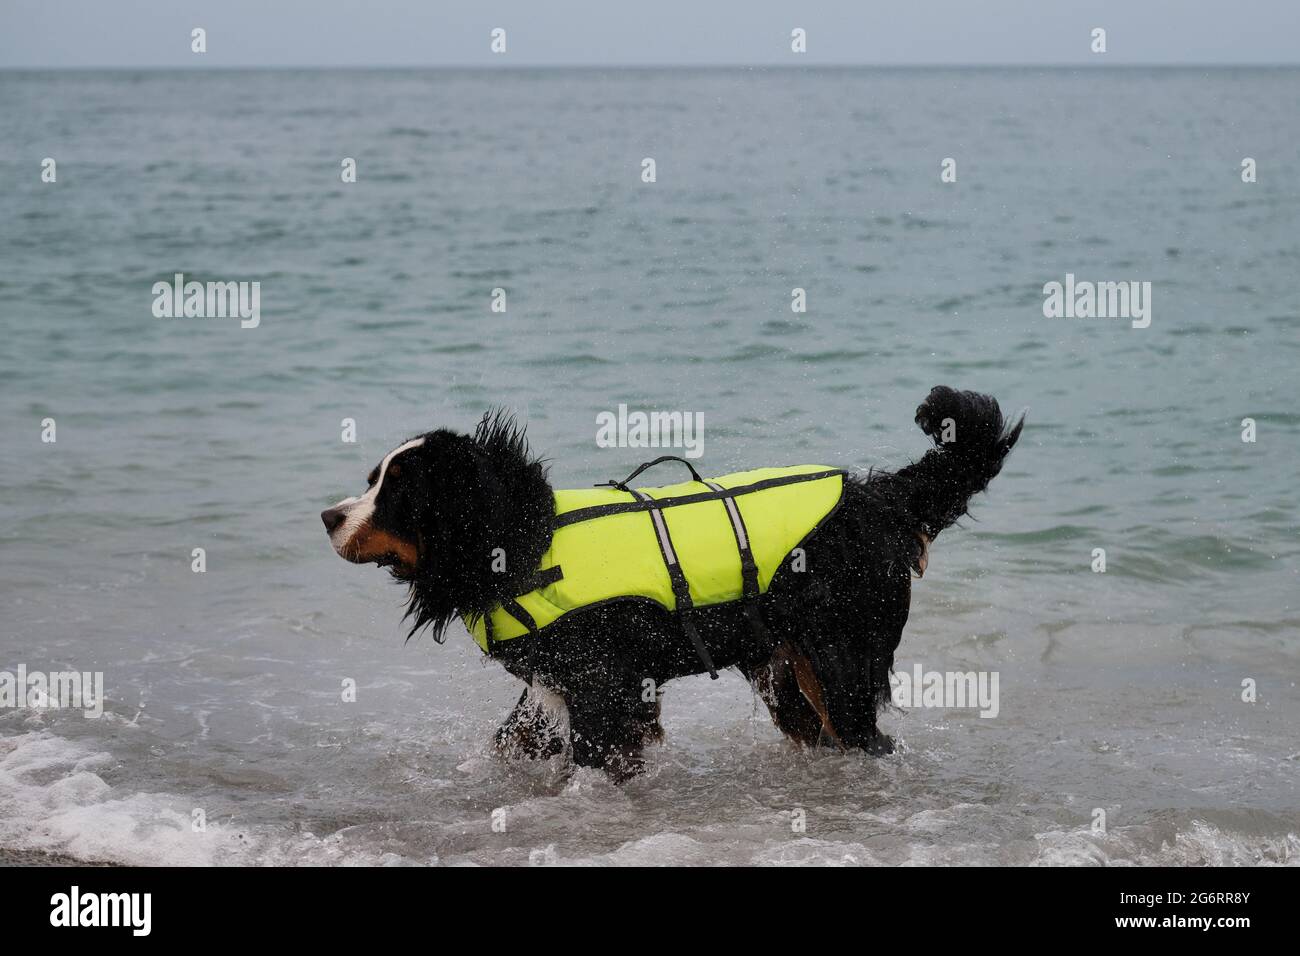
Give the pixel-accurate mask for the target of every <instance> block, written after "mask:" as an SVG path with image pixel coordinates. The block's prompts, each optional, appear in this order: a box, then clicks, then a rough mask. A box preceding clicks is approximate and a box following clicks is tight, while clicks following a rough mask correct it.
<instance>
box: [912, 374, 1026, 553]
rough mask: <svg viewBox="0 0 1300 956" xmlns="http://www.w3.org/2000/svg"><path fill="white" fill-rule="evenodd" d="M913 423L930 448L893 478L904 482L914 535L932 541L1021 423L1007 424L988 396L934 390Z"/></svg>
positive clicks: (982, 484)
mask: <svg viewBox="0 0 1300 956" xmlns="http://www.w3.org/2000/svg"><path fill="white" fill-rule="evenodd" d="M916 423H917V424H918V425H920V426H921V430H922V431H923V432H925V433H926V434H927V435H929V436H930V437H931V438H932V439H933V440H934V443H935V447H934V448H933V449H932V450H930V451H928V452H926V453H925V455H924V456H922V458H921V460H920V461H918V462H915V463H914V464H911V465H908V466H907V467H906V468H903V469H902V470H900V471H899V472H898V473H897V477H898V478H900V479H902V480H904V481H905V482H906V486H907V489H906V495H907V502H908V510H909V511H910V512H911V516H912V519H913V520H914V521H916V522H917V523H918V525H919V527H918V529H917V530H919V531H920V532H921V533H923V534H925V535H926V536H927V537H929V538H933V537H934V536H935V535H937V534H938V533H939V532H940V531H942V530H943V529H944V528H948V527H951V526H952V525H953V523H954V522H956V521H957V519H958V518H960V517H961V516H962V515H964V514H965V513H966V511H967V509H968V508H969V506H970V500H971V498H973V497H974V496H975V495H977V494H979V493H980V492H981V491H983V490H984V489H985V488H987V487H988V484H989V482H990V481H992V480H993V479H994V478H995V477H996V476H997V473H998V472H999V471H1001V470H1002V462H1003V460H1004V459H1005V458H1006V457H1007V455H1008V454H1009V453H1010V451H1011V448H1012V446H1014V445H1015V443H1016V439H1018V438H1019V437H1020V429H1021V428H1022V427H1023V426H1024V423H1025V420H1024V416H1021V418H1020V419H1019V420H1018V421H1016V422H1015V423H1014V424H1012V425H1007V424H1006V423H1005V422H1004V421H1003V418H1002V409H1001V408H999V407H998V403H997V401H996V400H995V399H994V398H993V397H992V396H990V395H981V394H979V393H978V392H959V391H957V390H956V389H953V388H948V387H947V386H946V385H938V386H935V387H934V388H933V389H931V390H930V394H929V395H927V396H926V399H925V401H923V402H922V403H921V405H920V407H919V408H917V410H916Z"/></svg>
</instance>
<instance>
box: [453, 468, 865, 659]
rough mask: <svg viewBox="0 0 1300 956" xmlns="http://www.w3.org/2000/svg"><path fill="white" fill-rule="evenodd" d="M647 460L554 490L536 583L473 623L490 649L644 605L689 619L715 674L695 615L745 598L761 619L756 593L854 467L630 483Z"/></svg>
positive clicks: (831, 503)
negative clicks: (626, 602) (582, 614)
mask: <svg viewBox="0 0 1300 956" xmlns="http://www.w3.org/2000/svg"><path fill="white" fill-rule="evenodd" d="M664 460H666V458H661V459H658V460H657V461H655V462H650V463H649V464H658V463H659V462H661V461H664ZM674 460H677V461H682V459H674ZM683 463H685V464H687V466H688V467H690V465H689V462H683ZM649 464H648V465H643V466H642V467H641V468H639V469H637V471H635V472H633V473H632V475H631V476H629V478H628V479H627V481H625V482H618V483H615V482H611V483H610V485H611V487H596V488H569V489H562V490H557V491H556V492H555V525H554V531H553V533H552V537H551V546H550V548H549V549H548V550H547V552H546V553H545V554H544V555H543V556H542V560H541V563H540V564H539V565H538V567H537V573H536V576H535V578H534V581H535V582H537V583H538V586H537V587H536V588H535V589H534V590H531V591H529V592H527V593H526V594H521V595H519V596H518V597H517V598H515V599H514V600H513V601H507V602H505V606H498V607H496V608H495V609H493V611H492V612H491V613H490V614H488V615H487V617H486V618H483V619H480V620H477V621H474V622H473V623H472V625H470V628H469V629H470V632H471V634H472V635H473V637H474V640H475V641H476V642H477V643H478V645H479V647H481V648H482V649H483V650H484V651H487V652H488V653H489V654H490V653H491V652H492V646H493V645H494V644H496V643H498V642H500V641H505V640H512V639H514V638H516V637H522V636H523V635H525V634H529V633H534V634H537V633H540V632H544V631H545V629H546V628H547V627H548V626H550V625H551V624H554V623H555V622H556V621H558V620H560V618H562V617H563V616H564V615H566V614H569V613H571V612H573V611H579V610H582V609H583V608H589V607H592V606H593V605H596V604H600V603H602V602H605V601H614V600H621V599H627V598H643V599H646V600H650V601H654V602H655V603H656V604H659V605H660V606H662V607H664V608H666V609H667V610H669V611H677V612H679V615H680V616H681V617H682V623H683V629H684V630H685V631H686V633H687V635H688V636H690V637H691V640H692V641H693V642H695V644H696V649H697V650H698V651H699V652H700V656H701V658H702V659H703V660H704V661H705V664H706V667H707V669H708V670H709V671H710V672H711V673H712V672H713V666H712V662H711V661H709V659H708V654H707V652H706V651H704V648H703V644H702V642H700V640H699V638H698V635H696V634H695V632H694V628H693V627H692V626H691V625H690V624H689V622H688V617H687V615H686V613H685V612H687V611H689V610H691V609H692V608H695V607H707V606H709V605H714V604H723V603H726V602H729V601H739V600H746V603H747V604H748V605H749V607H747V609H746V610H747V613H749V612H751V611H752V612H753V614H755V615H756V614H757V604H756V599H757V597H758V595H759V594H761V593H764V592H766V591H767V588H768V586H769V585H770V584H771V582H772V577H773V575H775V574H776V572H777V570H778V569H779V568H780V566H781V564H782V562H784V561H785V559H786V557H787V556H788V555H789V554H790V552H791V551H793V550H794V549H795V548H796V547H798V546H799V544H800V543H801V542H802V541H803V540H804V539H805V538H806V537H807V536H808V534H809V533H810V532H811V531H813V530H814V529H815V528H816V527H817V526H818V525H819V524H820V523H821V522H822V521H823V520H824V519H825V518H826V517H827V515H829V514H830V513H831V512H832V511H833V510H834V509H835V507H836V506H837V505H838V504H839V501H840V496H841V494H842V492H843V489H844V472H843V471H841V470H838V469H833V468H828V467H826V466H824V465H795V466H793V467H789V468H756V469H754V470H752V471H740V472H736V473H734V474H730V475H723V476H722V477H721V478H713V479H709V480H702V479H698V477H697V478H696V480H693V481H685V482H682V483H680V484H676V485H668V486H666V487H660V488H638V489H630V488H627V487H626V485H627V482H630V481H631V480H632V478H635V477H636V475H638V474H639V473H640V472H641V471H643V470H644V469H645V468H647V467H649ZM691 474H692V475H695V469H694V468H691ZM751 601H752V602H754V603H753V604H750V602H751ZM756 626H760V625H757V624H756Z"/></svg>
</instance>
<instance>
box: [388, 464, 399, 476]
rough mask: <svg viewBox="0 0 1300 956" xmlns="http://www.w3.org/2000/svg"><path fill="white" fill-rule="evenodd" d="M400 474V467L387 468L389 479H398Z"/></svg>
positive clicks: (391, 466)
mask: <svg viewBox="0 0 1300 956" xmlns="http://www.w3.org/2000/svg"><path fill="white" fill-rule="evenodd" d="M401 474H402V466H401V465H389V466H388V477H389V478H399V477H401Z"/></svg>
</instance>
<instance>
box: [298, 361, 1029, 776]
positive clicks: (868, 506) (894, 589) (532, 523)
mask: <svg viewBox="0 0 1300 956" xmlns="http://www.w3.org/2000/svg"><path fill="white" fill-rule="evenodd" d="M916 423H917V424H918V425H920V427H921V429H922V430H923V431H924V432H925V433H926V434H927V435H929V436H930V437H931V438H932V439H934V441H935V448H933V449H931V450H930V451H928V452H926V453H925V455H924V456H922V458H921V459H920V460H919V461H917V462H914V463H913V464H910V465H908V466H907V467H905V468H902V469H900V470H898V471H896V472H883V471H871V472H868V473H867V474H865V475H861V476H852V477H850V478H848V479H847V480H846V481H845V484H844V491H843V496H842V499H841V501H840V504H839V507H838V508H837V509H836V511H835V512H834V513H833V514H832V515H831V517H830V518H829V519H828V520H826V521H825V522H824V523H823V524H822V525H821V526H820V527H819V528H818V529H817V531H816V532H815V533H814V534H812V535H811V536H810V537H809V538H808V539H806V540H805V542H804V543H803V545H802V546H803V548H804V550H805V557H806V571H805V572H804V573H799V574H795V573H786V571H785V570H784V569H783V570H782V571H778V572H777V574H776V576H775V577H774V578H773V579H772V581H771V584H770V586H769V588H768V590H767V592H766V593H765V594H763V595H762V598H761V612H762V616H763V619H764V620H765V621H766V623H767V628H766V630H767V632H768V633H767V635H766V636H765V637H763V638H760V636H759V635H757V634H756V633H755V631H754V630H753V629H751V628H750V627H748V626H746V621H745V619H744V617H743V614H742V612H741V609H740V607H739V604H738V603H732V604H719V605H715V606H712V607H701V608H698V609H696V612H695V613H694V617H693V620H694V621H695V622H696V625H697V628H698V631H699V633H700V635H701V637H702V638H703V641H704V644H705V646H706V647H707V650H708V653H709V655H711V657H712V659H713V661H714V662H715V664H716V666H717V667H719V668H722V667H736V668H737V669H739V671H740V672H741V673H742V674H744V676H745V677H746V678H747V679H748V680H749V681H750V682H751V683H752V684H753V685H754V686H755V688H756V689H757V690H758V692H759V694H760V695H761V696H762V698H763V700H764V702H765V703H766V704H767V707H768V709H769V711H770V712H771V714H772V719H773V721H774V722H775V723H776V725H777V727H778V728H780V730H781V731H782V732H784V733H785V734H786V735H787V736H789V737H790V738H791V739H793V740H795V741H797V742H799V743H800V744H804V745H816V744H818V743H825V744H830V745H834V746H841V747H848V748H858V749H861V750H865V751H867V752H869V753H874V754H880V753H888V752H890V751H891V750H892V747H893V745H892V742H891V740H890V738H889V737H888V736H886V735H884V734H882V733H881V732H880V731H879V730H878V729H877V728H876V716H877V714H878V712H879V711H880V710H881V709H882V708H883V707H884V706H885V705H886V704H887V703H888V702H889V699H890V693H889V673H890V668H891V667H892V665H893V660H894V650H895V648H897V647H898V643H899V640H900V639H901V638H902V634H903V626H904V625H905V624H906V623H907V614H908V606H909V603H910V601H911V593H912V582H911V579H912V575H913V574H915V575H916V576H918V577H920V576H921V575H922V574H924V572H925V569H926V562H927V560H928V556H929V546H930V543H931V542H932V541H933V540H934V538H935V537H936V536H937V535H938V534H939V532H941V531H943V530H944V529H945V528H948V527H950V526H951V525H952V524H953V523H954V522H955V521H956V520H957V519H958V518H959V517H961V516H962V515H963V514H965V513H966V510H967V507H968V505H969V502H970V499H971V498H972V497H973V496H974V495H975V494H977V493H979V492H981V491H983V490H984V489H985V488H986V487H987V486H988V484H989V482H990V481H991V480H992V479H993V477H994V476H995V475H997V474H998V472H999V471H1000V470H1001V468H1002V462H1003V459H1005V458H1006V456H1007V454H1008V453H1009V452H1010V451H1011V448H1012V446H1013V445H1015V443H1016V439H1017V438H1018V437H1019V436H1020V430H1021V427H1022V425H1023V418H1022V419H1021V420H1020V421H1018V422H1016V423H1015V424H1014V425H1010V426H1008V425H1006V424H1005V423H1004V421H1003V416H1002V412H1001V410H1000V409H999V407H998V403H997V402H996V401H995V400H994V399H992V398H991V397H989V396H987V395H980V394H977V393H975V392H960V391H956V390H954V389H951V388H947V387H945V386H939V387H937V388H935V389H934V390H933V391H931V392H930V395H929V396H928V397H927V398H926V400H925V401H924V402H923V403H922V404H921V406H920V407H919V408H918V409H917V411H916ZM554 515H555V504H554V499H553V496H552V492H551V486H550V485H549V484H548V482H547V478H546V470H545V468H544V467H543V465H542V464H541V462H540V461H539V459H537V458H536V457H534V456H533V455H532V454H531V453H530V452H529V449H528V445H527V442H526V441H525V438H524V432H523V430H522V428H520V427H519V426H517V425H516V423H515V422H514V420H513V419H512V418H510V417H509V416H507V415H505V414H504V413H501V412H496V413H489V414H488V415H485V416H484V418H483V420H482V421H481V422H480V423H479V426H478V428H477V429H476V430H475V432H474V434H473V435H466V434H460V433H457V432H454V431H450V430H447V429H438V430H437V431H431V432H427V433H425V434H423V435H420V436H418V437H415V438H412V439H411V440H409V441H406V442H404V443H402V444H401V445H399V446H398V447H397V448H395V449H394V450H393V451H391V452H389V453H388V454H387V455H386V456H385V457H384V459H383V461H381V462H380V463H379V464H378V465H377V466H376V467H375V468H374V470H373V471H372V472H371V473H370V478H369V488H368V490H367V491H366V492H365V493H364V494H362V495H361V496H359V497H355V498H346V499H344V500H343V501H340V502H339V503H338V504H336V505H334V506H333V507H331V508H329V509H327V510H326V511H324V512H322V514H321V518H322V520H323V521H324V522H325V529H326V531H328V532H329V536H330V541H331V543H332V544H333V546H334V548H335V550H336V551H337V552H338V553H339V554H340V555H341V556H342V557H344V558H346V559H347V560H349V561H353V562H356V563H358V564H366V563H373V564H378V565H380V566H381V567H387V568H389V570H390V572H391V573H392V575H393V577H394V578H396V579H397V580H399V581H401V582H403V583H405V584H407V585H408V586H409V589H410V601H409V607H408V611H407V616H408V617H410V618H413V620H414V625H413V626H412V628H411V631H410V633H411V634H414V633H415V632H417V631H419V630H420V629H421V628H424V627H426V626H427V627H428V628H430V630H431V631H432V633H433V636H434V638H435V639H436V640H439V641H441V640H443V639H444V637H445V631H446V628H447V626H448V624H450V622H451V621H452V620H453V619H455V618H458V617H460V618H465V619H467V620H474V619H476V618H478V617H481V616H483V615H485V614H487V613H488V612H489V611H491V610H492V609H493V608H494V607H496V606H497V605H498V604H500V603H501V602H502V601H503V599H508V598H511V597H513V596H514V595H517V594H520V593H522V592H524V591H526V590H528V587H527V582H528V580H529V578H530V577H531V575H532V572H533V571H534V569H536V567H537V566H538V562H539V561H540V560H541V558H542V556H543V554H544V553H545V552H546V549H547V547H548V545H549V542H550V538H551V533H552V520H553V518H554ZM498 548H504V549H506V550H507V551H508V553H509V554H510V555H512V561H511V565H512V567H513V569H515V570H513V571H507V572H505V573H501V572H500V571H499V570H494V569H493V568H492V566H491V565H492V562H491V561H490V560H489V557H488V556H489V555H490V554H491V553H492V552H493V550H494V549H498ZM408 636H409V635H408ZM496 656H497V659H498V660H500V661H501V662H502V664H504V666H505V667H506V669H507V670H509V671H510V672H511V673H512V674H515V675H516V676H518V677H520V678H521V679H523V680H526V681H531V682H532V684H531V686H532V690H531V692H530V691H529V690H525V692H524V694H523V696H522V697H521V698H520V701H519V704H518V705H517V706H516V707H515V710H514V712H513V713H511V714H510V716H509V717H508V718H507V719H506V721H505V723H504V724H503V725H502V726H501V728H500V730H498V731H497V735H496V744H497V746H498V748H499V749H500V750H502V751H503V752H507V753H517V754H523V755H527V756H535V757H540V756H550V755H554V754H558V753H561V752H564V751H565V750H569V751H570V752H571V753H572V758H573V761H574V762H575V763H577V764H578V765H580V766H588V767H600V768H603V769H605V770H606V771H607V772H609V774H610V775H611V776H613V777H614V778H615V779H620V780H621V779H624V778H626V777H628V776H631V775H633V774H635V773H637V772H638V771H639V769H640V768H641V766H642V755H641V752H642V748H643V746H644V745H645V743H646V742H647V741H651V740H657V739H659V738H660V737H661V735H662V729H661V728H660V725H659V706H660V698H659V696H658V695H657V694H656V695H651V696H652V699H651V700H649V701H647V700H645V699H644V697H645V696H646V695H644V694H643V688H644V687H645V686H646V685H645V683H644V682H645V681H646V680H647V679H649V680H652V681H653V682H654V686H656V687H662V686H663V684H664V683H666V682H667V681H670V680H672V679H673V678H675V677H683V676H686V675H690V674H698V673H702V672H703V666H702V664H701V661H700V657H699V656H697V654H696V652H695V650H694V649H693V648H692V646H691V645H690V643H689V642H685V641H683V640H681V638H680V631H679V629H678V624H677V621H676V620H675V618H674V616H673V615H672V614H671V613H670V612H668V611H666V610H665V609H664V608H662V607H661V606H659V605H657V604H654V603H653V602H649V601H646V600H644V599H635V598H629V599H628V600H626V601H621V600H616V601H612V602H606V603H603V604H600V605H597V606H593V607H591V608H587V609H585V610H582V611H578V612H574V613H571V614H568V615H566V616H565V617H564V618H562V619H561V620H559V621H557V622H556V623H555V624H553V625H552V626H551V627H549V628H548V629H547V631H546V633H545V635H543V636H542V637H539V638H521V639H516V640H511V641H503V642H501V649H500V650H499V651H498V652H497V655H496ZM544 698H549V699H550V700H551V701H553V702H555V701H561V702H562V704H563V706H562V707H561V708H559V711H558V714H557V710H556V709H555V708H547V707H544V706H541V701H542V700H543V699H544Z"/></svg>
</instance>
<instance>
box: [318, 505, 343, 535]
mask: <svg viewBox="0 0 1300 956" xmlns="http://www.w3.org/2000/svg"><path fill="white" fill-rule="evenodd" d="M345 517H347V515H346V514H344V512H343V509H342V508H326V509H325V510H324V511H322V512H321V513H320V520H321V521H324V522H325V531H326V533H327V534H333V533H334V529H335V528H337V527H338V526H339V525H341V524H342V523H343V519H344V518H345Z"/></svg>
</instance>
